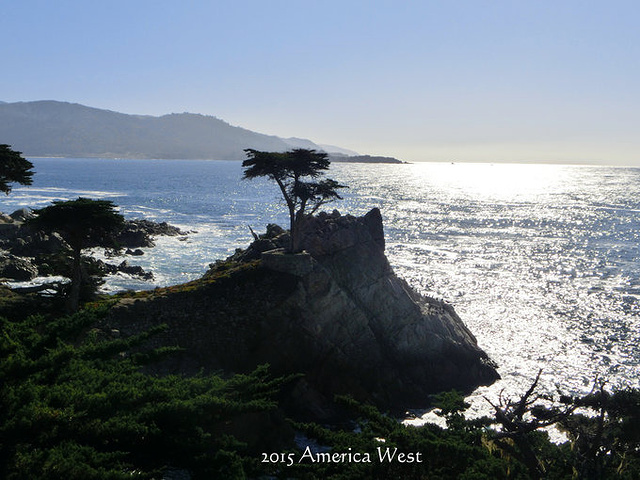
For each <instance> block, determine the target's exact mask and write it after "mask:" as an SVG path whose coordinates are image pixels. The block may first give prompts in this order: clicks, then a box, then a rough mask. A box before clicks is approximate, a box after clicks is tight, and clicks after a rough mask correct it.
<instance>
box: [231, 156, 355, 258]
mask: <svg viewBox="0 0 640 480" xmlns="http://www.w3.org/2000/svg"><path fill="white" fill-rule="evenodd" d="M245 153H246V154H247V157H248V158H247V159H246V160H245V161H244V162H242V166H243V167H244V169H245V170H244V178H249V179H251V178H256V177H267V178H270V179H271V180H273V181H275V182H276V184H277V185H278V187H279V188H280V192H281V193H282V196H283V198H284V201H285V203H286V204H287V209H288V210H289V224H290V235H291V243H290V246H289V250H290V252H292V253H296V252H297V251H298V243H299V242H298V232H299V229H300V226H301V224H302V222H303V221H304V218H305V215H310V214H313V213H315V212H316V211H317V210H318V209H319V208H320V207H321V206H322V205H325V204H327V203H329V202H332V201H334V200H336V199H341V198H342V197H341V196H340V195H339V194H338V189H340V188H346V186H345V185H340V184H339V183H338V182H336V181H335V180H331V179H325V180H321V181H319V182H313V181H305V180H304V179H305V178H309V179H315V178H318V177H319V176H321V175H322V174H323V172H324V171H325V170H328V169H329V164H330V163H331V162H330V161H329V159H328V158H327V154H326V153H324V152H316V151H315V150H308V149H303V148H298V149H295V150H290V151H288V152H284V153H282V152H261V151H259V150H254V149H252V148H247V149H245Z"/></svg>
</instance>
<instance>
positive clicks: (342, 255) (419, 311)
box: [105, 209, 499, 420]
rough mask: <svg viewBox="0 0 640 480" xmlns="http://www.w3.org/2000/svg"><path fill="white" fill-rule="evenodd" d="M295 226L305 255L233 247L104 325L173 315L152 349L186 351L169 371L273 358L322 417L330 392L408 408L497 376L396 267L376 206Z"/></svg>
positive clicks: (135, 327)
mask: <svg viewBox="0 0 640 480" xmlns="http://www.w3.org/2000/svg"><path fill="white" fill-rule="evenodd" d="M300 233H301V237H300V238H301V245H302V246H303V248H304V250H305V252H303V253H302V254H297V255H289V256H288V255H285V254H283V253H282V252H281V251H277V250H276V251H266V252H262V254H261V255H262V256H263V258H264V259H263V260H257V259H256V260H251V261H248V260H244V261H237V259H238V258H241V257H242V253H243V251H240V252H237V253H236V254H235V255H234V256H233V257H231V258H230V259H229V260H228V261H226V262H218V263H217V264H216V265H215V266H214V267H213V268H212V270H211V271H210V272H209V273H208V274H207V275H206V276H205V277H204V278H203V279H202V280H200V281H196V282H192V283H190V284H186V285H183V286H176V287H170V288H167V289H158V290H155V291H153V292H150V293H148V294H146V295H142V296H141V295H139V294H138V295H137V296H136V297H137V298H131V299H128V298H127V299H123V300H121V301H120V303H119V304H118V305H117V306H116V307H115V308H113V309H112V310H111V313H110V317H109V318H108V319H107V325H106V326H105V328H107V329H112V328H116V329H118V330H120V331H122V332H125V333H130V334H133V333H137V332H140V331H142V330H146V329H148V328H150V327H152V326H154V325H156V324H160V323H166V324H167V325H168V327H169V328H168V330H167V331H166V333H165V334H163V335H161V336H159V337H158V338H157V339H156V340H155V342H156V343H157V345H158V346H159V345H166V344H170V345H176V344H177V345H179V346H181V347H183V348H184V349H185V351H184V353H183V354H182V355H181V356H180V357H179V358H177V359H174V360H172V361H170V362H168V363H165V364H164V365H162V366H158V367H157V368H158V371H162V372H170V371H171V372H181V373H195V372H197V371H199V370H200V369H201V368H205V369H206V370H210V371H216V370H218V369H222V370H225V371H227V372H245V371H248V370H251V369H253V368H255V367H256V366H257V365H259V364H264V363H268V364H270V365H271V369H272V370H273V371H274V373H278V374H287V373H297V372H300V373H303V374H304V377H303V378H301V379H300V380H298V381H297V383H296V384H295V386H294V387H293V388H292V390H291V392H290V393H291V395H290V396H289V400H288V401H289V402H290V403H289V407H290V408H291V409H292V411H295V412H297V413H303V414H304V415H305V416H306V417H307V418H313V419H315V420H327V419H329V418H330V417H331V416H332V415H334V414H335V410H334V408H333V406H332V399H333V397H334V395H335V394H350V395H352V396H354V397H355V398H357V399H359V400H363V401H370V402H373V403H375V404H376V405H378V406H379V407H381V408H384V409H392V410H395V411H404V410H405V409H407V408H421V407H425V406H427V405H428V402H429V401H428V397H429V395H430V394H433V393H435V392H439V391H443V390H449V389H453V388H456V389H458V390H462V391H471V390H473V389H474V388H476V387H477V386H479V385H488V384H491V383H492V382H494V381H495V380H496V379H498V378H499V376H498V374H497V372H496V370H495V368H494V367H495V366H494V365H493V363H492V362H491V360H490V359H489V358H488V356H487V355H486V353H485V352H484V351H483V350H482V349H481V348H480V347H479V346H478V345H477V342H476V339H475V337H474V336H473V334H472V333H471V332H470V331H469V330H468V329H467V327H466V326H465V325H464V323H463V322H462V320H461V319H460V317H458V315H457V314H456V313H455V311H454V310H453V308H451V307H450V306H449V305H446V304H444V303H443V302H441V301H438V300H435V299H432V298H428V297H424V296H421V295H419V294H417V293H416V292H415V291H413V290H412V289H411V287H410V286H409V285H408V284H407V283H406V282H405V281H403V280H401V279H400V278H398V277H397V276H396V275H395V274H394V272H393V270H392V268H391V266H390V265H389V262H388V261H387V258H386V257H385V255H384V232H383V227H382V217H381V215H380V212H379V210H377V209H373V210H372V211H371V212H369V213H368V214H367V215H365V216H363V217H359V218H357V217H353V216H350V215H345V216H341V215H340V214H339V213H338V212H334V213H332V214H320V215H318V216H316V217H309V218H308V219H307V221H306V222H305V224H304V226H303V228H302V229H301V231H300ZM279 235H282V233H281V232H279V233H278V236H279ZM262 240H270V241H272V242H273V243H274V244H277V243H279V242H278V241H277V237H276V239H268V238H261V239H259V240H258V242H259V241H262ZM254 243H255V242H254ZM260 245H261V244H260ZM255 251H257V249H256V250H255ZM251 256H252V257H254V256H255V255H254V254H252V255H251ZM287 257H288V258H287ZM234 259H235V260H234Z"/></svg>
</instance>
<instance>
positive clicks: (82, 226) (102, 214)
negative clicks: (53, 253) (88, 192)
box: [29, 197, 124, 312]
mask: <svg viewBox="0 0 640 480" xmlns="http://www.w3.org/2000/svg"><path fill="white" fill-rule="evenodd" d="M34 214H35V215H36V216H35V217H34V218H33V219H30V220H29V224H30V225H32V226H33V227H35V228H38V229H41V230H45V231H53V232H58V233H59V234H60V236H61V237H62V238H63V239H64V240H65V241H66V242H67V243H68V244H69V246H70V247H71V252H72V259H73V263H72V267H71V291H70V293H69V298H68V309H69V310H70V311H71V312H75V311H76V310H77V309H78V304H79V301H80V291H81V286H82V285H83V284H85V283H87V280H88V278H85V277H86V275H84V274H83V269H82V250H84V249H86V248H91V247H112V246H117V245H116V242H115V235H116V234H117V233H118V232H119V231H120V230H121V229H122V227H123V225H124V217H123V216H122V215H120V214H119V213H117V212H116V210H115V205H114V204H113V203H112V202H110V201H108V200H92V199H89V198H82V197H80V198H78V199H77V200H68V201H55V202H53V205H49V206H47V207H44V208H41V209H39V210H36V211H34Z"/></svg>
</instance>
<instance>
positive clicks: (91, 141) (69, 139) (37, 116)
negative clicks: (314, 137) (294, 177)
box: [0, 101, 322, 160]
mask: <svg viewBox="0 0 640 480" xmlns="http://www.w3.org/2000/svg"><path fill="white" fill-rule="evenodd" d="M0 142H1V143H6V144H9V145H12V146H13V148H15V149H16V150H19V151H21V152H23V153H24V154H25V155H26V156H45V157H46V156H60V157H105V158H113V157H121V158H176V159H196V158H197V159H216V160H223V159H224V160H236V159H242V158H244V153H243V149H245V148H255V149H257V150H266V151H284V150H287V149H290V148H294V147H297V146H298V145H299V144H300V143H303V144H304V145H305V148H315V149H317V150H322V147H320V146H318V145H316V144H315V143H313V142H311V141H309V140H303V139H291V141H289V140H286V139H282V138H279V137H276V136H270V135H264V134H261V133H257V132H253V131H251V130H247V129H244V128H240V127H234V126H232V125H229V124H228V123H226V122H224V121H223V120H220V119H218V118H216V117H211V116H205V115H199V114H192V113H181V114H175V113H174V114H169V115H163V116H161V117H154V116H146V115H128V114H123V113H118V112H113V111H110V110H101V109H97V108H91V107H87V106H84V105H79V104H74V103H65V102H57V101H37V102H17V103H3V102H0Z"/></svg>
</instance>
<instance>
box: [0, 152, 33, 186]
mask: <svg viewBox="0 0 640 480" xmlns="http://www.w3.org/2000/svg"><path fill="white" fill-rule="evenodd" d="M32 168H33V164H32V163H31V162H30V161H29V160H27V159H26V158H24V157H23V156H22V153H20V152H16V151H15V150H12V149H11V147H10V146H9V145H4V144H2V145H0V191H2V192H4V193H6V194H7V195H9V193H10V192H11V184H12V183H19V184H21V185H31V182H32V179H31V177H33V171H32V170H31V169H32Z"/></svg>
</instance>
